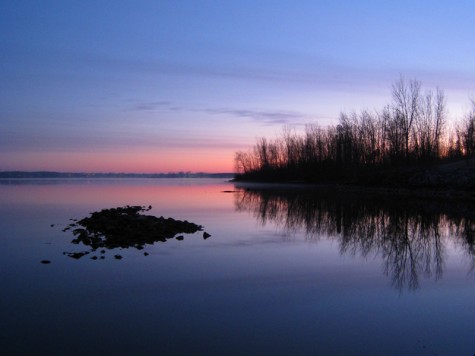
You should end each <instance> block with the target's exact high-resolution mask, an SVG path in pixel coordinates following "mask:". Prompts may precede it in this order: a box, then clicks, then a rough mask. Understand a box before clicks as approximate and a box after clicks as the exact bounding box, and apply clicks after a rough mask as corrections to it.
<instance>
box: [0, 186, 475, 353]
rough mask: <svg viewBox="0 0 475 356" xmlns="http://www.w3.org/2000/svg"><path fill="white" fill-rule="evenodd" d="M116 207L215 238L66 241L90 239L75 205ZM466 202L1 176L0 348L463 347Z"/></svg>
mask: <svg viewBox="0 0 475 356" xmlns="http://www.w3.org/2000/svg"><path fill="white" fill-rule="evenodd" d="M125 205H142V206H149V205H151V206H152V209H151V210H150V211H148V212H146V213H145V214H149V215H155V216H164V217H172V218H174V219H180V220H188V221H191V222H194V223H196V224H199V225H202V226H203V227H204V230H203V231H206V232H207V233H209V234H210V235H211V237H209V238H207V239H204V238H203V231H200V232H197V233H195V234H185V235H183V236H184V239H183V240H177V239H175V238H173V239H168V240H167V241H166V242H157V243H155V244H153V245H146V246H145V248H144V249H142V250H139V249H135V248H128V249H116V250H111V251H109V250H108V251H106V253H104V254H102V255H100V253H99V252H98V251H96V252H94V251H91V252H90V254H89V255H86V256H84V257H82V258H80V259H74V258H71V257H69V256H68V255H65V254H64V252H74V251H85V250H87V249H88V248H87V246H83V245H80V244H79V245H77V244H72V243H71V241H72V240H73V239H74V236H73V234H72V233H71V231H63V229H64V228H65V227H66V226H67V225H68V224H70V223H71V220H70V219H81V218H84V217H87V216H89V214H90V213H91V212H93V211H98V210H101V209H104V208H113V207H119V206H125ZM470 209H471V207H470V206H469V207H466V206H464V205H462V204H460V203H459V202H450V203H447V202H437V203H430V202H427V201H416V202H414V201H406V199H394V198H387V199H386V198H385V199H382V198H380V197H374V196H373V197H364V198H362V197H361V196H357V195H355V196H353V195H351V194H345V193H343V194H341V193H339V194H336V193H335V194H334V192H332V191H331V189H329V190H327V191H325V192H323V193H321V192H319V193H318V192H317V193H315V192H309V191H308V190H303V189H291V188H285V189H280V188H279V189H277V190H273V189H261V187H259V186H251V187H248V186H239V185H234V184H233V183H230V182H227V181H224V180H222V179H91V180H87V179H70V180H54V179H51V180H48V179H42V180H28V179H25V180H2V181H0V231H1V233H0V244H1V248H2V252H3V253H2V258H1V259H0V270H1V272H0V273H1V274H0V276H1V281H2V292H1V293H0V306H1V310H2V314H1V318H0V326H1V327H0V346H1V349H2V353H4V354H6V355H14V354H25V355H26V354H69V355H74V354H77V355H84V354H150V355H159V354H161V355H197V354H198V355H224V354H225V355H230V354H241V355H242V354H255V355H256V354H259V355H262V354H267V355H288V354H299V355H317V354H318V355H353V354H355V355H368V354H380V355H383V354H384V355H412V354H414V355H415V354H418V355H448V354H452V355H455V354H456V355H473V354H474V352H475V339H474V338H473V335H475V224H474V220H473V217H472V214H473V212H472V211H471V210H470ZM145 252H146V253H147V254H148V255H147V256H146V255H145V254H144V253H145ZM116 254H120V255H121V256H122V257H123V258H122V259H120V260H118V259H115V258H114V255H116ZM94 255H97V256H104V259H100V258H98V259H97V260H93V259H91V257H93V256H94ZM43 260H49V261H51V263H50V264H42V263H41V261H43Z"/></svg>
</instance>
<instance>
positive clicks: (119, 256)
mask: <svg viewBox="0 0 475 356" xmlns="http://www.w3.org/2000/svg"><path fill="white" fill-rule="evenodd" d="M114 258H115V259H116V260H121V259H122V256H121V255H114Z"/></svg>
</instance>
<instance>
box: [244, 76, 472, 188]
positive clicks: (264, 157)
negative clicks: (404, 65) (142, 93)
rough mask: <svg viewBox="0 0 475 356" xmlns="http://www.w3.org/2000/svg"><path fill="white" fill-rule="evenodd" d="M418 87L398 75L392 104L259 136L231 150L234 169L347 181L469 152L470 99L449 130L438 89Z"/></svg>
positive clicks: (248, 174) (270, 177)
mask: <svg viewBox="0 0 475 356" xmlns="http://www.w3.org/2000/svg"><path fill="white" fill-rule="evenodd" d="M421 87H422V86H421V83H420V82H418V81H417V80H411V81H409V82H406V81H405V80H404V78H402V77H401V78H400V79H399V80H398V81H397V82H396V83H394V85H393V86H392V103H391V104H389V105H387V106H385V107H384V108H383V109H382V110H381V111H374V112H372V111H369V110H363V111H361V112H360V113H357V112H350V113H341V114H340V117H339V120H338V124H337V125H335V126H329V127H326V128H323V127H320V126H319V125H317V124H309V125H307V126H306V127H305V130H304V132H303V134H297V133H296V132H295V131H294V130H292V129H291V128H289V127H286V128H284V131H283V134H282V136H281V137H280V138H277V139H275V140H269V139H266V138H260V139H258V140H257V142H256V144H255V146H254V148H253V149H252V150H250V151H248V152H237V153H236V155H235V168H236V173H237V174H238V177H241V178H243V179H249V180H252V179H255V180H266V181H277V180H279V181H304V182H324V181H332V180H350V181H351V180H354V179H357V178H358V177H361V176H365V174H368V172H374V171H377V170H382V169H388V168H394V167H403V166H408V165H417V164H420V163H422V164H428V163H433V162H437V161H440V160H442V159H445V158H457V157H462V156H465V157H470V156H471V155H473V154H475V103H474V104H473V109H472V111H471V112H470V113H469V114H468V115H467V117H466V119H465V120H464V121H463V122H462V123H461V124H458V125H457V126H456V128H455V130H451V131H450V130H448V129H447V114H446V99H445V95H444V92H443V91H442V90H441V89H439V88H437V89H436V91H435V93H434V92H432V91H426V92H424V93H423V94H421Z"/></svg>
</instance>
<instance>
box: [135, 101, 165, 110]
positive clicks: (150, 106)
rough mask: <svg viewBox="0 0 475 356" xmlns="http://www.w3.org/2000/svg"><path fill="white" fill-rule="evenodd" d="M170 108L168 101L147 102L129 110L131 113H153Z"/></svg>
mask: <svg viewBox="0 0 475 356" xmlns="http://www.w3.org/2000/svg"><path fill="white" fill-rule="evenodd" d="M169 106H170V102H169V101H148V102H141V103H136V104H134V105H133V107H132V108H131V110H133V111H154V110H157V109H160V108H168V107H169Z"/></svg>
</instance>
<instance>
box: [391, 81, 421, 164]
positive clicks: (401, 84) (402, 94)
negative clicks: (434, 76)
mask: <svg viewBox="0 0 475 356" xmlns="http://www.w3.org/2000/svg"><path fill="white" fill-rule="evenodd" d="M420 88H421V83H420V82H418V81H417V80H411V81H410V82H409V84H406V82H405V80H404V78H403V77H402V76H401V77H400V78H399V80H398V81H397V82H396V83H394V84H393V92H392V94H393V109H394V111H395V115H396V117H397V121H398V124H400V125H401V129H402V132H403V135H404V137H403V138H404V156H405V157H406V158H407V156H408V155H409V143H410V142H409V138H410V134H411V130H412V127H413V125H414V122H415V121H416V120H417V118H418V115H419V93H420Z"/></svg>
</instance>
